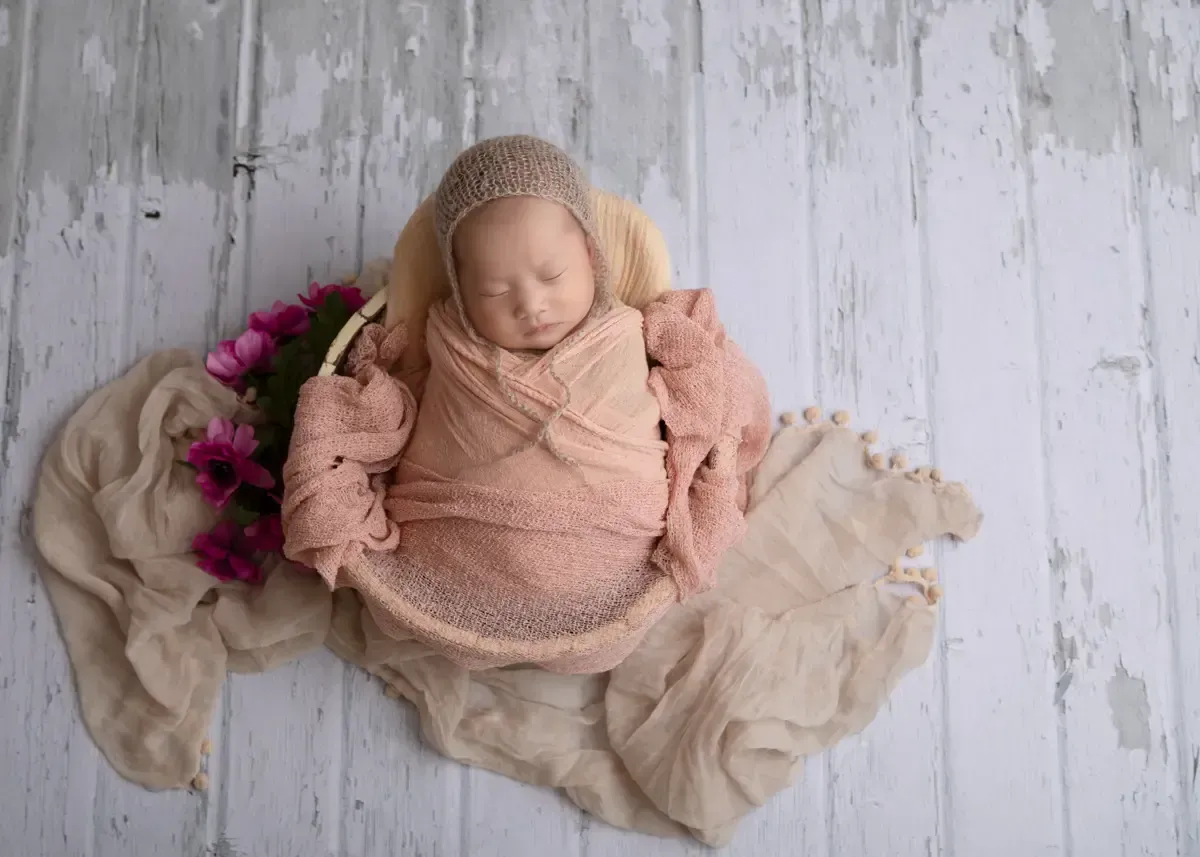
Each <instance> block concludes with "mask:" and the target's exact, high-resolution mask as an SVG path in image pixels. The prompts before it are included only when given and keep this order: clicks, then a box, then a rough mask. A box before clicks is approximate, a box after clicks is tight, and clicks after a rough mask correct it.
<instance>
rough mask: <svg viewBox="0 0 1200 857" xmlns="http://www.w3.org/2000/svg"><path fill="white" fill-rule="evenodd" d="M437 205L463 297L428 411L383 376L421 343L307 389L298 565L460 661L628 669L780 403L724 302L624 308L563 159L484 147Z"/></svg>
mask: <svg viewBox="0 0 1200 857" xmlns="http://www.w3.org/2000/svg"><path fill="white" fill-rule="evenodd" d="M435 199H436V206H435V208H436V226H437V244H438V249H439V252H440V254H441V256H442V263H443V268H444V271H445V274H446V276H447V278H448V286H449V291H450V297H449V298H446V299H445V300H443V301H442V302H440V303H438V304H436V305H435V306H433V307H432V308H431V310H430V312H429V315H428V320H427V323H426V329H425V337H424V340H425V342H424V347H425V351H426V352H427V356H428V360H429V372H428V377H427V379H426V381H425V384H424V387H423V390H422V391H421V392H420V396H421V402H420V406H419V409H418V405H417V401H416V396H414V394H413V392H412V391H411V390H410V389H409V388H408V387H407V386H405V385H404V384H403V383H402V382H401V381H399V380H397V379H396V378H394V377H392V376H391V375H390V374H389V372H388V370H389V369H390V368H391V366H392V364H393V363H394V361H395V360H396V358H397V357H399V356H400V355H401V354H402V353H403V352H404V350H405V347H406V339H407V337H406V330H405V329H404V327H403V326H400V327H396V328H394V329H393V330H392V331H391V332H389V333H385V332H384V330H383V328H380V327H378V326H372V327H370V328H368V329H367V330H365V331H364V332H363V334H362V335H361V336H360V338H359V341H358V343H357V344H356V346H355V352H354V353H352V355H351V360H350V364H351V365H350V372H349V374H350V375H351V376H352V377H340V378H314V379H312V380H310V381H309V382H308V383H307V384H306V385H305V387H304V389H303V391H302V393H301V397H300V402H299V405H298V407H297V411H296V422H295V430H294V432H293V436H292V447H291V450H290V454H289V457H288V462H287V466H286V467H285V469H284V482H285V492H284V503H283V522H284V530H285V534H286V544H285V553H286V554H287V555H288V556H289V557H290V558H292V559H294V560H297V561H299V562H303V563H305V564H307V565H310V566H312V567H314V568H316V569H317V570H318V571H319V572H320V573H321V575H322V576H323V577H324V578H325V580H326V582H327V583H328V584H329V585H330V586H331V587H336V586H350V587H353V588H354V589H356V590H358V592H359V594H360V595H361V597H362V599H363V601H364V603H365V604H366V606H367V608H368V609H369V610H370V613H371V615H372V617H373V618H374V620H375V622H376V624H377V625H378V626H379V628H380V630H382V631H383V632H384V633H386V634H388V635H390V636H392V637H396V638H404V637H407V636H415V637H416V638H418V639H420V640H422V641H423V642H425V643H428V644H430V645H432V646H434V647H435V648H437V649H438V650H439V651H441V652H443V653H444V654H446V655H447V656H448V657H449V658H451V659H452V660H454V661H456V662H457V663H459V664H461V665H463V666H466V667H469V668H482V667H489V666H499V665H503V664H512V663H536V664H539V665H542V666H544V667H546V668H548V669H552V670H557V671H563V672H592V671H601V670H606V669H609V668H611V667H613V666H615V665H616V664H617V663H619V662H620V661H621V660H622V659H623V658H624V657H625V655H627V654H628V653H629V652H630V651H632V650H633V648H634V647H635V646H636V645H637V643H638V641H639V640H640V639H641V636H642V634H643V633H644V632H645V631H646V630H647V629H648V628H649V627H650V625H651V624H653V622H654V621H655V620H657V619H658V618H659V616H661V615H662V614H663V613H664V612H665V611H666V610H667V608H668V607H669V606H670V605H671V604H672V603H674V602H676V601H678V600H679V599H680V598H684V597H687V596H689V595H692V594H694V593H696V592H700V591H703V590H704V589H707V588H708V587H709V586H711V585H712V583H713V576H714V573H715V569H716V563H717V560H718V558H719V557H720V555H721V553H722V552H723V551H724V550H725V549H726V548H728V547H729V546H730V545H731V544H733V542H734V541H735V540H736V539H738V538H739V537H740V535H741V533H742V526H743V522H742V511H743V509H744V504H743V498H744V497H745V489H746V485H745V482H746V478H747V475H748V473H749V472H750V469H751V468H752V467H753V466H754V465H756V464H757V463H758V461H759V459H760V458H761V457H762V455H763V453H764V452H765V450H766V444H767V439H768V432H769V430H768V417H769V408H768V404H767V398H766V390H765V386H764V384H763V381H762V378H761V376H760V375H759V374H758V372H757V371H756V370H755V369H754V368H753V366H751V365H750V364H749V363H748V362H747V361H746V359H745V357H744V356H743V355H742V353H741V351H740V350H739V349H738V348H737V346H736V345H734V344H733V343H732V342H730V341H729V340H728V339H726V337H725V334H724V331H723V330H722V329H721V325H720V323H719V322H718V321H717V317H716V313H715V307H714V304H713V299H712V295H711V294H710V293H709V292H707V291H695V292H668V293H666V294H664V295H662V296H661V297H659V298H658V299H657V300H655V301H653V302H651V303H650V304H649V305H648V306H646V307H644V308H643V310H642V311H641V312H639V311H637V310H634V309H631V308H629V307H625V306H622V305H621V304H620V302H619V301H618V300H616V296H615V295H614V294H613V293H612V292H611V289H610V287H611V283H610V281H609V268H608V260H607V258H606V254H605V252H604V248H603V247H602V246H601V245H600V242H599V239H598V232H597V221H596V219H595V213H594V211H593V208H592V204H591V199H590V194H589V191H588V187H587V184H586V182H585V181H584V180H583V178H582V174H581V173H580V171H579V169H578V167H577V166H576V165H575V164H574V163H573V162H572V161H571V160H570V159H569V158H568V157H567V156H566V155H565V153H563V152H562V151H561V150H558V149H556V148H555V147H553V146H551V145H550V144H548V143H545V142H544V141H539V140H536V139H533V138H528V137H509V138H497V139H495V140H491V141H485V142H484V143H481V144H478V145H477V146H475V147H472V148H471V149H469V150H467V152H465V153H463V154H462V155H460V156H459V158H458V159H456V161H455V163H454V164H453V165H452V166H451V168H450V170H449V171H447V174H446V177H445V178H444V179H443V180H442V184H441V185H440V187H439V189H438V192H437V194H436V196H435ZM664 285H665V284H664ZM418 341H419V340H418ZM652 364H653V366H652ZM418 411H419V413H418Z"/></svg>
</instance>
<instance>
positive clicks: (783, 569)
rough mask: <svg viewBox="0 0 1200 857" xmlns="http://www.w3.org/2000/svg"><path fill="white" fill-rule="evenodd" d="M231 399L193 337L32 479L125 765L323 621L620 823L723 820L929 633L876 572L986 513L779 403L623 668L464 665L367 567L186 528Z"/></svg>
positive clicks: (784, 776)
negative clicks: (269, 556)
mask: <svg viewBox="0 0 1200 857" xmlns="http://www.w3.org/2000/svg"><path fill="white" fill-rule="evenodd" d="M238 407H239V406H238V403H237V401H236V399H235V397H234V395H233V394H232V393H231V392H230V391H228V390H226V389H225V388H223V387H221V386H220V385H218V384H217V383H216V382H215V381H213V380H212V379H211V378H209V376H208V375H207V373H206V372H205V371H204V369H203V367H202V365H201V363H200V360H199V359H198V358H197V357H196V356H194V355H191V354H188V353H185V352H180V351H164V352H160V353H157V354H154V355H152V356H150V357H148V358H147V359H145V360H144V361H142V362H141V363H139V364H138V365H137V366H136V367H134V368H133V369H132V370H131V371H130V372H129V373H128V374H127V375H125V376H124V377H123V378H121V379H119V380H117V381H115V382H113V383H112V384H110V385H109V386H107V387H106V388H104V389H102V390H101V391H99V392H98V393H96V394H94V395H93V396H92V397H91V398H90V399H89V400H88V401H87V403H86V404H85V405H84V406H83V407H82V408H81V409H80V410H79V411H78V412H77V413H76V414H75V415H74V417H72V418H71V420H70V421H69V422H68V423H67V425H66V427H65V428H64V430H63V431H62V433H61V435H60V436H59V437H58V439H57V440H56V441H55V443H54V445H53V446H52V448H51V449H50V451H49V453H48V455H47V457H46V459H45V461H44V463H43V466H42V471H41V475H40V480H39V483H38V488H37V497H36V501H35V504H34V511H33V527H34V537H35V539H36V542H37V545H38V547H39V549H40V551H41V552H42V555H43V556H44V558H45V560H46V562H45V567H44V575H45V580H46V585H47V588H48V589H49V591H50V595H51V599H52V600H53V603H54V606H55V610H56V611H57V613H58V616H59V620H60V625H61V628H62V631H63V636H64V637H65V639H66V642H67V647H68V650H69V653H70V657H71V661H72V664H73V666H74V669H75V676H76V681H77V683H78V688H79V695H80V700H81V704H82V711H83V717H84V721H85V723H86V724H87V727H88V729H89V730H90V732H91V734H92V736H93V737H94V738H95V740H96V743H97V744H98V745H99V746H100V749H101V750H102V751H103V752H104V754H105V755H106V756H107V757H108V759H109V761H110V762H111V763H112V764H113V766H114V767H115V768H116V769H117V770H118V771H119V772H120V773H121V774H123V775H124V776H126V777H128V778H129V779H132V780H134V781H135V782H138V783H142V784H144V785H147V786H150V787H154V788H170V787H180V786H184V785H186V784H187V783H188V782H189V781H190V780H191V779H192V778H193V776H194V775H195V774H196V772H197V771H198V770H199V766H200V746H201V742H202V741H203V739H204V736H205V733H206V731H207V727H208V724H209V720H210V717H211V715H212V710H213V705H214V702H215V700H216V697H217V693H218V689H219V687H220V684H221V681H222V680H223V678H224V674H225V670H226V669H232V670H237V671H246V672H253V671H259V670H265V669H269V668H271V667H272V666H275V665H277V664H279V663H282V662H284V661H286V660H288V659H291V658H294V657H296V656H298V655H299V654H301V653H302V652H304V651H307V650H309V649H311V648H313V647H315V646H318V645H321V644H322V643H324V644H325V645H328V646H329V647H330V648H331V649H333V651H335V652H336V653H338V654H339V655H340V656H342V657H343V658H345V659H346V660H348V661H350V662H352V663H355V664H358V665H360V666H362V667H364V668H366V669H368V670H369V671H371V672H372V673H374V674H376V675H378V676H380V677H382V678H383V679H384V680H385V681H386V682H388V683H389V684H391V685H392V686H393V687H394V688H396V689H397V690H398V691H399V692H400V694H402V695H403V696H404V697H406V698H407V699H409V700H411V701H412V702H413V703H414V704H415V705H416V706H417V707H418V708H419V709H420V713H421V722H422V727H423V731H424V734H425V736H426V738H427V739H428V740H429V741H430V743H432V744H433V745H434V746H435V747H436V748H437V749H438V750H440V751H441V752H443V753H445V754H446V755H448V756H451V757H453V758H455V759H458V760H460V761H462V762H465V763H467V764H472V765H479V766H482V767H486V768H489V769H492V770H495V771H498V772H500V773H502V774H506V775H508V776H511V777H515V778H517V779H520V780H524V781H526V782H530V783H533V784H536V785H542V786H553V787H557V788H561V789H564V790H565V792H566V794H567V795H568V796H569V797H570V799H571V800H573V801H574V802H575V803H577V804H578V805H579V806H581V807H583V808H584V809H586V810H588V811H590V812H592V813H594V814H595V815H597V816H599V817H600V818H602V819H604V820H606V821H608V822H610V823H612V824H614V825H618V826H621V827H628V828H634V829H638V830H642V831H646V832H650V833H657V834H664V835H668V834H680V833H688V832H690V833H691V834H693V835H694V836H696V837H697V838H699V839H701V840H702V841H704V842H707V843H711V844H720V843H723V842H725V841H727V840H728V839H729V838H730V837H731V836H732V834H733V831H734V828H735V826H736V824H737V821H738V820H739V819H740V818H741V817H742V816H743V815H745V814H746V813H747V812H748V811H750V810H751V809H752V808H754V807H755V806H757V805H760V804H762V803H763V802H764V801H766V800H767V799H768V798H770V797H771V796H772V795H773V794H775V793H776V792H777V791H779V790H780V789H782V788H784V787H785V786H786V785H788V784H789V783H790V782H792V781H793V780H794V778H795V777H796V775H797V773H798V771H799V767H800V764H801V761H802V760H803V758H804V757H805V756H807V755H809V754H812V753H816V752H819V751H821V750H822V749H824V748H826V747H829V746H830V745H832V744H833V743H835V742H836V741H838V740H839V739H841V738H842V737H844V736H846V735H848V734H851V733H853V732H855V731H858V730H860V729H862V728H863V727H864V726H865V725H866V724H867V723H868V722H869V721H870V720H871V719H872V718H873V717H874V716H875V713H876V712H877V711H878V710H879V708H880V706H881V705H882V704H883V702H884V701H885V699H886V698H887V696H888V694H889V693H890V692H891V690H892V688H893V687H894V686H895V684H896V682H897V681H898V680H899V678H900V677H901V676H902V675H904V673H906V672H908V671H909V670H911V669H912V668H913V667H915V666H917V665H918V664H920V663H921V662H922V661H923V660H924V659H925V658H926V656H927V655H928V653H929V650H930V646H931V642H932V638H933V629H934V619H935V610H934V608H933V607H931V606H929V605H928V604H927V603H926V601H925V599H924V598H921V597H916V596H912V595H911V593H906V592H895V591H892V590H893V587H892V586H891V585H890V584H889V585H885V586H877V585H875V584H874V582H873V580H874V579H875V578H876V577H878V576H879V575H880V574H881V572H882V571H883V569H884V567H885V566H886V564H887V563H889V562H890V561H892V560H893V558H895V557H896V556H898V555H899V554H901V553H902V552H903V551H904V550H905V548H907V547H909V546H911V545H915V544H917V543H919V542H922V541H924V540H927V539H929V538H932V537H935V536H938V535H941V534H947V533H948V534H953V535H955V536H957V537H959V538H969V537H970V536H972V535H973V534H974V533H975V531H976V529H977V528H978V525H979V521H980V516H979V513H978V511H977V510H976V508H975V506H974V505H973V504H972V502H971V500H970V498H969V496H968V495H967V493H966V492H965V491H964V490H963V489H962V487H961V486H958V485H952V484H939V483H934V482H932V481H930V480H928V479H921V478H918V477H915V476H914V475H913V474H903V473H900V472H895V471H881V470H875V469H872V468H871V467H870V466H869V465H868V464H867V463H866V461H865V448H864V444H863V442H862V441H861V440H860V439H859V438H858V437H857V436H856V435H855V434H854V433H853V432H851V431H850V430H848V429H844V428H838V427H836V426H833V425H832V424H828V423H825V424H821V425H818V426H794V427H790V428H785V429H783V430H782V431H781V432H780V433H779V434H778V435H777V436H776V438H775V440H774V441H773V443H772V446H771V449H770V451H769V452H768V454H767V458H766V460H765V461H764V462H763V464H762V466H761V467H760V469H759V471H758V476H757V478H756V481H755V488H754V497H753V502H752V506H751V511H750V513H749V515H748V519H747V525H748V535H747V537H746V538H745V540H744V541H743V542H742V544H741V545H740V547H738V548H737V549H735V550H733V551H730V552H729V553H728V554H727V555H726V556H725V558H724V560H723V563H722V566H721V570H720V581H721V583H720V584H719V585H718V587H717V588H716V589H714V590H712V591H710V592H709V593H706V594H705V595H702V596H699V597H697V598H694V599H691V600H689V601H688V602H686V604H683V605H678V606H676V607H674V608H672V610H671V611H669V612H668V613H667V614H666V616H665V617H664V618H663V619H662V620H661V621H660V622H659V623H658V624H657V625H656V626H655V627H654V628H652V629H651V631H650V632H649V634H648V635H647V636H646V638H645V639H644V640H643V642H642V644H641V646H640V647H639V648H638V649H637V650H636V651H635V652H634V653H633V655H632V656H630V657H629V658H628V659H627V660H626V661H625V662H624V663H622V664H621V665H620V666H619V667H618V668H617V669H615V670H614V671H613V672H612V673H610V674H605V675H594V676H561V675H552V674H550V673H547V672H543V671H540V670H537V669H533V668H529V669H504V670H489V671H483V672H476V673H469V672H467V671H465V670H463V669H461V668H459V667H456V666H454V665H453V664H451V663H450V662H449V661H447V660H445V659H444V658H442V657H439V656H437V655H435V654H433V653H432V652H431V651H430V650H429V649H428V648H426V647H425V646H423V645H421V644H420V643H417V642H416V641H414V640H407V641H397V640H395V639H391V638H388V637H386V636H384V635H383V634H382V633H381V632H380V631H379V629H378V628H377V627H376V626H375V625H374V623H373V622H372V621H371V619H370V617H369V615H368V614H367V613H366V612H365V611H364V610H363V609H362V607H361V604H360V602H359V601H358V599H357V596H356V595H355V594H354V593H353V592H350V591H346V590H342V591H339V592H338V593H337V594H336V596H334V595H331V594H330V593H329V592H328V591H327V589H326V588H325V585H324V583H323V582H322V581H321V580H320V579H319V578H318V577H317V576H316V575H314V574H306V573H298V572H296V571H293V570H292V569H291V568H290V567H289V566H287V565H280V566H278V567H276V568H274V569H273V570H271V572H270V573H269V574H268V577H267V581H266V584H265V585H264V586H262V587H261V588H254V587H249V586H246V585H244V584H240V583H219V582H217V581H216V580H214V579H213V578H211V577H209V576H208V575H207V574H205V573H204V572H202V571H200V570H199V569H198V568H196V567H195V565H194V564H193V559H192V557H191V556H190V555H189V554H187V553H185V551H186V550H187V548H188V544H189V543H190V540H191V537H192V535H193V534H194V533H196V532H197V531H200V530H203V529H206V528H208V527H209V526H210V525H211V524H212V523H213V521H212V517H211V512H210V511H209V510H208V509H207V508H206V507H205V505H204V503H203V501H202V500H201V498H200V496H199V493H198V492H197V490H196V488H195V485H194V478H193V474H192V473H191V471H189V470H188V469H186V468H185V467H183V466H182V465H181V464H180V463H179V461H180V460H181V459H182V458H183V455H184V452H185V450H186V446H187V444H188V442H189V440H190V439H191V438H192V437H193V436H196V435H198V434H199V433H200V432H201V431H202V430H203V428H204V426H205V425H206V424H207V422H208V420H209V419H210V418H211V417H212V416H213V415H214V414H219V415H222V416H227V417H232V416H234V415H235V413H236V412H237V410H238ZM397 722H398V723H399V720H397Z"/></svg>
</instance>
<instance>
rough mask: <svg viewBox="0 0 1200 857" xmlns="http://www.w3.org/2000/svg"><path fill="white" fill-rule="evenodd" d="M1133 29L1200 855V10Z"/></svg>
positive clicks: (1175, 637)
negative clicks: (1199, 433) (1198, 432)
mask: <svg viewBox="0 0 1200 857" xmlns="http://www.w3.org/2000/svg"><path fill="white" fill-rule="evenodd" d="M1125 24H1126V31H1125V38H1126V39H1128V45H1127V46H1126V49H1127V50H1128V52H1129V66H1130V71H1129V74H1130V75H1131V78H1132V80H1131V83H1132V90H1133V94H1134V97H1135V102H1134V103H1135V105H1136V107H1137V112H1136V114H1135V115H1134V117H1133V122H1134V124H1133V128H1134V130H1135V132H1136V135H1137V147H1136V148H1135V149H1134V150H1133V153H1132V157H1133V159H1134V165H1135V174H1136V186H1135V189H1134V193H1135V196H1136V199H1137V214H1138V219H1139V225H1140V228H1141V229H1140V235H1139V238H1140V243H1141V249H1142V252H1143V254H1144V260H1143V271H1142V273H1143V275H1144V277H1145V289H1146V306H1147V310H1148V311H1147V313H1146V315H1145V323H1146V335H1147V338H1148V346H1149V354H1148V355H1147V356H1148V358H1149V365H1148V369H1147V371H1148V373H1149V374H1150V377H1151V389H1152V394H1153V397H1154V415H1153V418H1154V421H1155V427H1156V430H1157V438H1158V456H1157V461H1155V462H1152V465H1151V480H1152V482H1153V484H1154V486H1155V488H1156V489H1157V492H1158V503H1159V506H1160V515H1161V522H1162V532H1161V537H1162V544H1163V549H1162V550H1163V566H1164V571H1165V580H1164V581H1163V585H1162V596H1163V601H1164V604H1163V608H1164V612H1165V613H1166V626H1167V630H1168V631H1169V633H1170V637H1171V644H1172V658H1171V664H1170V667H1172V668H1173V672H1174V677H1175V694H1174V698H1173V699H1170V700H1167V702H1168V705H1169V708H1168V709H1167V710H1164V711H1162V712H1161V716H1162V717H1163V720H1164V721H1169V723H1170V730H1171V733H1172V734H1171V736H1170V746H1174V748H1175V762H1176V767H1177V770H1176V772H1175V776H1176V780H1177V786H1176V788H1177V789H1178V791H1177V799H1176V805H1175V808H1174V809H1175V825H1174V827H1175V831H1176V836H1177V838H1178V840H1179V844H1178V849H1179V853H1180V854H1184V855H1187V857H1200V809H1198V807H1200V783H1198V776H1200V648H1198V647H1197V646H1196V645H1195V641H1196V640H1197V639H1200V533H1198V531H1197V529H1196V527H1195V526H1194V525H1193V523H1192V522H1194V521H1197V520H1200V492H1198V491H1197V490H1196V475H1197V474H1200V448H1198V447H1197V445H1196V443H1195V441H1194V439H1193V437H1192V435H1193V432H1192V431H1191V427H1192V426H1195V425H1197V424H1200V275H1198V274H1200V163H1198V162H1197V160H1196V152H1197V151H1200V103H1198V101H1197V94H1198V91H1200V15H1197V14H1196V8H1195V6H1194V4H1188V3H1185V2H1177V0H1176V1H1175V2H1172V0H1165V2H1164V1H1163V0H1147V2H1140V3H1131V4H1130V8H1129V15H1128V16H1127V17H1126V19H1125ZM1159 669H1160V670H1162V671H1165V670H1166V669H1168V665H1167V664H1161V665H1159ZM1164 725H1166V724H1164ZM1163 776H1164V778H1167V777H1169V776H1170V771H1169V770H1164V771H1163Z"/></svg>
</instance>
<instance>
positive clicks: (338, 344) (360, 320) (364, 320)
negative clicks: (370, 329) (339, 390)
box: [317, 286, 388, 377]
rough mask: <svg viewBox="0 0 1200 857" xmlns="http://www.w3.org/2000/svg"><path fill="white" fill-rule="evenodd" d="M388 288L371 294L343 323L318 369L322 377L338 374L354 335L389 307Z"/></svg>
mask: <svg viewBox="0 0 1200 857" xmlns="http://www.w3.org/2000/svg"><path fill="white" fill-rule="evenodd" d="M387 295H388V290H387V287H386V286H385V287H384V288H382V289H380V290H379V291H377V292H376V293H375V294H373V295H371V299H370V300H368V301H367V302H366V303H365V304H363V305H362V306H361V307H360V308H359V309H358V310H357V311H356V312H355V313H354V315H352V316H350V319H349V320H348V321H347V322H346V323H345V324H344V325H342V329H341V330H339V331H338V335H337V336H335V337H334V338H333V342H332V343H330V345H329V350H328V351H326V352H325V361H324V362H323V363H322V364H321V368H320V369H318V370H317V375H318V376H320V377H328V376H330V375H336V374H337V371H338V368H339V367H340V366H341V363H342V358H343V357H345V356H346V352H347V351H348V350H349V349H350V345H351V344H352V343H353V342H354V337H355V336H357V335H358V332H359V331H360V330H362V329H363V328H364V327H366V325H367V324H369V323H370V322H372V321H374V320H375V319H377V318H378V317H379V315H380V314H381V313H382V312H383V311H384V309H385V308H386V307H387Z"/></svg>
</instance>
